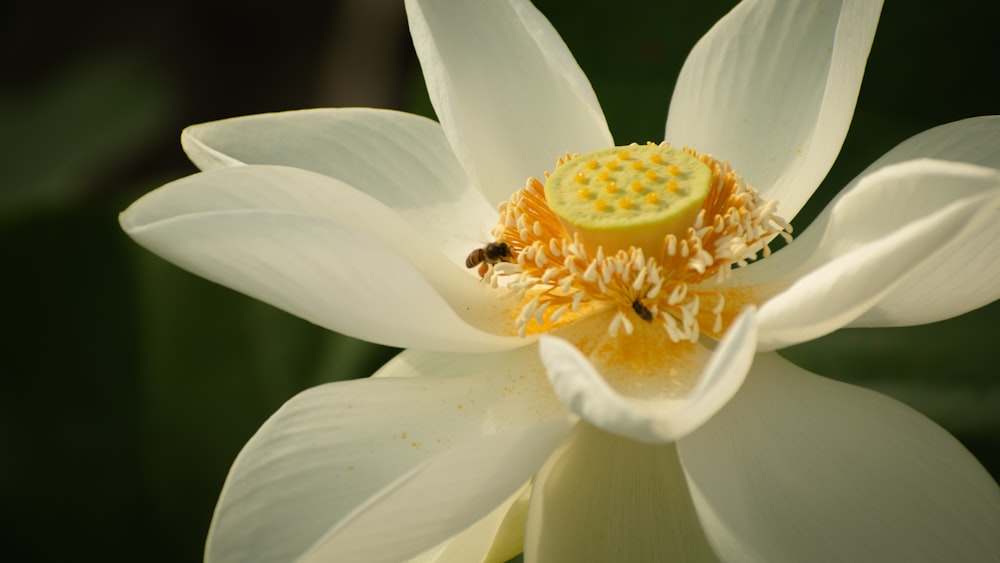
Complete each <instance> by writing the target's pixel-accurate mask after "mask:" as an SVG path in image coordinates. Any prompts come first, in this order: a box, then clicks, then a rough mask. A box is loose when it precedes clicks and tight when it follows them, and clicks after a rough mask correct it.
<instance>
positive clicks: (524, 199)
mask: <svg viewBox="0 0 1000 563" xmlns="http://www.w3.org/2000/svg"><path fill="white" fill-rule="evenodd" d="M684 150H685V151H686V152H688V153H689V154H691V155H692V156H694V157H696V158H698V159H700V160H701V161H702V162H704V163H705V164H706V165H708V166H709V167H710V168H711V170H712V186H711V189H710V191H709V194H708V197H707V198H706V199H705V202H704V204H703V205H702V208H701V210H700V211H699V212H698V215H697V217H696V219H695V220H694V223H693V224H692V225H691V226H690V227H689V228H688V229H687V232H686V233H685V234H684V235H682V236H675V235H673V234H669V235H666V236H665V237H664V239H663V244H662V246H661V248H660V250H659V252H658V253H657V255H655V256H647V255H646V253H645V252H644V251H643V250H642V248H638V247H635V246H633V247H630V248H628V249H627V250H618V251H616V252H615V253H614V254H610V255H608V254H605V252H604V249H603V248H602V247H600V246H597V247H594V246H593V245H588V244H587V241H585V240H584V239H583V238H582V237H581V236H580V234H578V233H577V234H572V235H571V234H569V233H568V232H567V231H566V229H565V228H564V226H563V224H562V223H561V222H560V221H559V218H558V217H557V216H556V215H555V214H554V213H553V212H552V210H551V209H549V207H548V205H547V204H546V201H545V194H544V187H543V185H542V183H541V182H539V181H538V180H537V179H535V178H531V179H529V180H528V181H527V183H526V185H525V187H524V189H522V190H520V191H518V192H516V193H514V194H513V195H512V196H511V198H510V200H509V201H507V202H504V203H502V204H501V205H500V207H499V212H500V218H499V221H498V223H497V226H496V227H495V229H494V232H493V235H494V237H495V238H496V240H497V241H498V242H505V243H507V245H508V246H509V247H510V249H511V251H512V253H513V254H514V255H515V256H516V262H512V263H498V264H495V265H491V266H490V268H489V270H488V271H487V273H486V279H487V280H489V281H490V282H491V283H493V284H494V285H497V283H498V276H516V278H514V279H513V280H512V281H510V283H508V284H507V287H508V288H509V289H510V290H511V291H512V292H513V296H514V297H515V298H517V299H520V300H521V301H522V302H523V303H524V305H523V306H522V308H521V311H520V314H519V315H518V317H517V319H516V326H517V329H518V331H519V333H520V334H521V335H522V336H524V335H525V334H527V333H528V332H537V331H541V330H546V329H547V328H548V327H550V325H553V324H554V323H557V322H558V321H559V319H560V318H561V317H562V316H563V315H564V314H565V313H566V312H567V311H579V310H580V307H581V305H582V304H583V303H584V302H585V301H587V302H594V303H595V304H598V305H603V304H606V305H607V306H609V307H615V308H616V309H617V311H616V313H615V315H614V317H613V319H612V321H611V323H610V325H609V326H608V332H609V334H610V335H611V336H612V337H614V336H617V335H618V334H619V332H621V331H624V332H625V334H631V333H632V332H633V330H634V324H633V322H634V320H635V319H638V320H639V321H640V322H650V323H659V324H661V325H662V326H663V328H664V329H665V331H666V332H667V334H668V336H669V338H670V339H671V340H672V341H674V342H681V341H692V342H694V341H697V339H698V338H699V335H700V334H701V332H705V333H707V334H709V335H711V336H713V337H718V336H720V335H721V334H722V333H723V332H724V329H725V326H724V324H725V322H724V318H723V310H724V307H725V298H724V297H723V294H722V292H720V291H719V289H720V288H721V287H722V285H723V284H724V283H725V282H726V280H727V279H728V278H729V275H730V273H731V271H732V268H733V266H734V265H735V266H746V265H747V263H748V262H749V261H751V260H753V259H754V258H756V257H757V255H758V253H760V254H762V255H763V256H768V255H769V254H770V250H769V248H768V242H769V241H770V240H771V239H773V238H774V236H776V235H780V236H782V237H784V238H785V239H786V240H791V235H790V233H791V230H792V229H791V226H790V225H789V224H788V223H786V222H785V221H784V220H783V219H782V218H781V217H779V216H777V215H775V213H774V212H775V209H776V202H773V201H768V202H763V201H761V200H760V198H759V197H758V194H757V192H756V190H754V189H753V188H752V187H750V186H749V185H747V183H746V182H745V181H744V180H743V178H742V177H740V176H739V175H738V174H736V173H735V172H733V171H732V170H731V169H730V167H729V165H728V163H726V162H720V161H718V160H716V159H714V158H712V157H711V156H709V155H704V154H698V153H697V152H696V151H693V150H690V149H687V148H685V149H684ZM577 156H579V155H569V154H567V155H566V156H565V157H564V158H560V159H559V160H558V162H557V168H558V166H561V165H563V164H564V163H566V162H569V161H570V160H572V159H573V158H576V157H577ZM632 315H635V316H632Z"/></svg>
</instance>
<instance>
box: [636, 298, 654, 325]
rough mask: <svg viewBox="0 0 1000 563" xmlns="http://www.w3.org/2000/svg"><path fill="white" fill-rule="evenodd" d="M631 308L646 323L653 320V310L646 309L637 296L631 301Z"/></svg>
mask: <svg viewBox="0 0 1000 563" xmlns="http://www.w3.org/2000/svg"><path fill="white" fill-rule="evenodd" d="M632 310H633V311H635V314H636V315H639V318H640V319H642V320H644V321H646V322H647V323H651V322H653V312H652V311H650V310H649V309H647V308H646V306H645V305H643V304H642V301H639V298H638V297H637V298H636V299H635V301H633V302H632Z"/></svg>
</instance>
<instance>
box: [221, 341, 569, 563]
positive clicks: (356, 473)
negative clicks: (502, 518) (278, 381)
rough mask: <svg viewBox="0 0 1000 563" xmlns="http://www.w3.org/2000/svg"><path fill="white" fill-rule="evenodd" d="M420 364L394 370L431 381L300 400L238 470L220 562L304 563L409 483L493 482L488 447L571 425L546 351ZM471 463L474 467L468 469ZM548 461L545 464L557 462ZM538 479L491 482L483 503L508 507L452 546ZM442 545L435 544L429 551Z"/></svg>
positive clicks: (396, 363) (402, 359)
mask: <svg viewBox="0 0 1000 563" xmlns="http://www.w3.org/2000/svg"><path fill="white" fill-rule="evenodd" d="M413 356H414V353H412V352H409V351H407V352H403V353H402V354H400V355H399V356H398V357H397V358H396V359H395V360H393V361H392V362H390V364H389V365H388V366H387V367H386V368H384V369H386V370H390V371H397V372H405V371H408V370H409V371H414V370H415V371H419V372H422V373H421V375H422V377H408V378H393V377H380V378H374V379H365V380H357V381H349V382H341V383H332V384H327V385H323V386H320V387H316V388H313V389H310V390H308V391H306V392H304V393H302V394H300V395H298V396H297V397H295V398H293V399H292V400H290V401H289V402H288V403H286V404H285V406H283V407H282V408H281V409H280V410H279V411H278V412H277V413H275V414H274V415H273V416H272V417H271V419H270V420H268V421H267V422H266V423H265V424H264V425H263V426H262V427H261V429H260V430H259V431H258V432H257V434H256V435H255V436H254V437H253V438H252V439H251V440H250V442H249V443H248V444H247V445H246V446H245V447H244V449H243V451H242V452H241V453H240V455H239V456H238V457H237V459H236V462H235V463H234V464H233V467H232V469H231V470H230V474H229V476H228V478H227V480H226V485H225V486H224V488H223V491H222V495H221V497H220V499H219V504H218V506H217V508H216V514H215V517H214V520H213V524H212V529H211V531H210V535H209V541H208V547H207V552H206V553H207V555H208V559H209V560H212V561H270V560H281V561H290V560H293V559H295V558H297V557H299V556H301V555H302V554H304V553H305V552H306V551H307V550H308V549H309V548H310V546H312V545H313V544H315V543H316V542H317V541H318V540H319V539H320V538H322V537H324V536H326V535H327V534H328V533H329V531H330V530H331V529H332V528H333V527H334V526H335V525H337V523H338V522H341V521H343V520H344V518H345V517H346V516H347V515H348V514H350V513H352V511H355V510H357V509H358V507H359V506H362V505H364V504H365V503H370V502H372V500H371V499H372V498H374V497H375V496H376V495H378V494H382V495H388V494H389V493H387V492H385V491H387V490H389V489H393V490H402V489H394V487H396V485H403V484H404V483H405V482H408V481H407V480H406V479H403V480H402V481H399V480H400V479H401V478H402V476H403V475H404V474H406V475H409V476H410V478H417V476H418V475H422V476H423V477H420V479H423V478H424V477H427V476H430V475H432V474H433V472H434V471H437V470H439V469H445V470H446V475H445V476H443V477H444V478H446V479H453V480H455V481H462V482H465V483H466V484H468V483H471V482H472V480H479V479H488V478H489V477H490V476H491V475H492V472H493V471H494V470H495V469H496V468H497V467H499V466H498V465H497V460H495V459H493V460H490V459H487V458H488V457H490V456H491V455H493V454H489V453H488V452H483V451H481V450H482V448H483V447H485V446H483V445H482V444H483V443H480V440H482V439H483V438H484V437H488V436H496V435H501V434H505V435H506V436H507V437H502V438H499V442H497V443H496V445H498V446H499V445H500V444H503V445H504V447H507V446H510V445H512V444H514V443H515V442H516V440H514V438H515V436H513V435H511V434H509V433H510V432H515V433H517V432H524V431H527V432H529V433H531V432H533V431H535V430H538V429H539V428H540V427H539V426H538V425H539V424H544V423H545V421H550V420H557V421H563V420H565V413H564V411H562V410H561V409H560V408H559V406H558V403H557V402H556V401H555V400H554V398H553V397H552V394H551V391H550V390H549V389H548V384H547V382H546V381H545V379H544V377H543V376H542V374H541V373H540V371H541V366H539V365H538V361H537V351H536V350H533V349H530V348H525V349H521V350H517V351H514V352H508V353H497V354H464V355H461V354H441V355H440V357H439V358H438V359H437V360H436V361H430V360H429V359H428V358H427V354H416V356H418V357H417V358H416V359H415V361H414V358H413ZM469 374H474V375H469ZM559 424H562V423H561V422H560V423H559ZM557 425H558V424H557ZM510 440H514V441H513V442H512V441H510ZM542 445H543V444H542V443H541V442H533V443H531V444H527V445H526V447H528V448H529V449H530V447H536V446H537V447H541V446H542ZM547 447H549V448H551V447H554V446H551V445H549V446H547ZM458 448H465V449H458ZM543 449H544V448H543ZM448 452H453V453H448ZM456 452H457V453H456ZM461 452H464V453H461ZM465 454H467V455H468V456H470V457H469V459H468V460H467V462H468V464H469V465H464V463H465V462H462V460H461V458H462V457H463V455H465ZM442 455H444V457H440V456H442ZM540 455H541V456H542V457H541V459H539V460H537V463H538V464H539V465H540V464H541V461H542V460H544V457H545V456H547V452H546V453H544V454H540ZM516 457H518V456H512V457H511V460H510V462H511V463H512V464H514V465H513V466H508V465H507V464H506V463H505V464H503V465H502V467H503V468H504V469H513V468H514V467H516V466H517V463H522V462H523V463H528V462H529V461H530V460H529V458H530V457H531V456H530V455H525V456H524V457H521V458H519V460H518V459H515V458H516ZM473 459H475V460H477V461H475V462H473ZM442 464H444V465H442ZM417 468H420V469H417ZM446 468H448V469H446ZM536 469H537V466H536ZM525 470H527V469H525ZM465 471H469V472H471V473H475V474H476V475H468V474H465V473H464V472H465ZM533 471H534V469H531V470H530V471H529V472H528V474H526V475H524V476H523V477H521V480H520V481H519V482H516V483H513V484H511V483H507V482H506V481H505V480H504V479H506V478H500V477H498V478H497V480H496V481H494V482H493V483H492V484H491V483H489V482H486V483H480V485H481V486H482V489H483V494H496V495H499V496H498V497H497V498H496V501H495V502H493V501H492V500H490V502H492V504H489V503H487V502H486V501H485V500H484V501H483V504H481V505H479V508H477V510H479V509H482V510H481V513H479V514H472V513H463V514H462V517H463V518H466V520H465V521H464V523H458V522H454V521H451V520H449V522H451V523H450V524H448V526H452V525H454V526H458V527H457V528H454V529H451V528H449V533H448V534H447V535H452V534H454V533H457V532H459V531H460V530H461V529H462V528H465V527H467V526H468V525H470V524H472V523H473V522H475V521H476V520H477V519H479V518H480V517H482V516H483V515H485V514H486V513H487V512H489V510H490V509H492V508H493V507H494V506H496V505H497V504H500V502H501V501H503V500H504V499H506V498H507V497H508V496H510V495H511V494H512V493H514V492H515V491H516V490H517V489H518V488H520V486H521V485H522V484H523V483H524V482H525V481H526V480H527V478H528V475H530V473H531V472H533ZM429 472H430V473H429ZM393 483H396V485H393ZM387 488H388V489H387ZM405 488H406V487H405V486H404V489H405ZM440 489H441V487H439V486H435V488H434V489H433V490H431V489H428V492H429V493H431V492H432V493H434V494H435V495H439V496H440V499H439V500H440V501H441V502H444V500H445V499H448V498H451V497H450V496H449V495H450V493H449V492H448V491H442V490H440ZM380 491H383V492H382V493H380ZM457 491H458V489H456V492H457ZM382 498H383V500H386V499H387V498H388V497H385V496H383V497H382ZM452 500H454V499H452ZM487 505H488V506H487ZM400 510H402V508H401V509H400ZM358 515H360V513H358ZM457 515H458V512H454V511H452V512H448V513H442V514H432V513H431V512H430V506H427V507H425V509H424V514H416V515H414V514H410V515H409V516H408V517H416V518H417V519H419V518H421V517H422V518H426V519H427V520H428V521H433V522H435V524H434V525H435V526H438V525H439V524H440V523H441V522H443V520H442V519H445V520H448V519H453V518H455V517H457ZM354 525H360V521H358V522H355V524H354ZM399 525H400V529H399V530H397V534H396V536H397V537H398V536H399V535H400V534H402V533H404V532H405V531H400V530H402V529H403V528H404V527H407V526H410V525H412V526H413V527H414V528H413V529H414V530H415V529H417V524H416V523H410V524H406V525H405V526H404V525H403V524H402V523H400V524H399ZM342 526H346V524H342ZM441 530H444V528H440V529H439V530H438V531H441ZM356 531H357V532H359V533H364V530H363V529H357V530H356ZM424 531H427V530H424ZM428 533H431V532H428ZM435 533H436V532H435ZM432 536H433V534H432ZM441 539H443V538H437V537H436V536H434V537H431V536H428V539H427V541H429V542H430V543H428V544H427V545H426V546H425V547H430V546H431V545H433V544H435V543H437V542H438V541H440V540H441ZM383 540H384V538H383ZM417 551H419V550H416V551H414V552H413V553H412V554H411V555H416V553H417ZM366 560H367V559H366Z"/></svg>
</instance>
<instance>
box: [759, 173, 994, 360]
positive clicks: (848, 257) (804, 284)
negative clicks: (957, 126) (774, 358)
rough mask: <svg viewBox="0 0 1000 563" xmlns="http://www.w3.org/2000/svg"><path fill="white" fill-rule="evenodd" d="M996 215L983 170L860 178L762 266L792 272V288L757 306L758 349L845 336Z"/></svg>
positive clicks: (991, 188) (991, 178) (991, 181)
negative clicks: (840, 332) (919, 269)
mask: <svg viewBox="0 0 1000 563" xmlns="http://www.w3.org/2000/svg"><path fill="white" fill-rule="evenodd" d="M998 206H1000V172H998V171H997V170H994V169H990V168H982V167H979V166H974V165H969V164H961V163H954V162H942V161H931V160H918V161H909V162H906V163H903V164H897V165H893V166H889V167H886V168H883V169H882V170H880V171H878V172H876V173H874V174H871V175H869V176H867V177H865V178H864V179H863V180H862V181H861V182H860V183H859V184H858V187H857V189H854V190H852V191H850V192H847V193H845V194H844V195H843V196H842V197H839V198H838V199H837V200H835V201H834V202H833V203H832V204H831V205H830V207H829V208H828V210H826V211H824V213H823V214H822V215H821V216H820V217H819V219H817V221H816V222H814V223H813V225H811V226H810V228H809V231H807V232H806V233H805V235H803V237H801V238H800V239H799V240H796V241H795V242H793V243H792V244H791V245H790V246H789V247H788V248H787V249H786V250H782V251H781V252H778V253H777V254H776V255H775V256H773V257H771V258H768V259H767V260H775V262H774V263H775V264H784V265H791V264H795V263H796V262H798V263H799V267H798V269H797V271H796V272H795V273H794V274H792V275H791V277H792V278H795V279H794V281H792V280H789V279H785V280H779V281H777V282H774V283H777V284H781V283H785V282H789V281H791V286H790V287H788V288H787V289H785V290H784V291H782V292H781V293H780V294H778V295H777V296H775V297H774V298H773V299H771V300H770V301H768V302H767V303H765V304H764V305H763V306H761V309H760V313H759V319H760V339H761V347H762V348H763V349H774V348H779V347H783V346H789V345H791V344H795V343H799V342H804V341H807V340H810V339H814V338H818V337H820V336H823V335H824V334H829V333H830V332H832V331H834V330H836V329H838V328H841V327H843V326H845V325H846V324H847V323H849V322H851V321H852V320H854V319H856V318H857V317H859V316H860V315H861V314H862V313H864V312H865V311H867V310H869V309H871V308H872V307H873V306H875V305H876V304H877V303H878V302H879V301H880V300H881V299H882V298H883V297H884V296H886V295H887V294H888V293H889V292H890V291H891V290H892V289H893V287H894V286H895V285H896V284H898V283H900V281H901V280H903V279H905V276H907V275H909V274H910V273H911V272H912V271H913V270H914V268H915V267H916V266H918V265H919V264H921V263H922V262H925V261H926V262H928V263H934V262H935V261H936V260H938V259H939V257H940V256H945V255H946V253H948V252H952V251H953V249H954V248H955V247H956V245H958V244H961V243H962V237H963V236H965V235H967V234H975V233H978V232H980V229H982V226H981V225H982V223H983V222H995V221H996V217H997V208H998ZM786 252H787V253H788V254H785V253H786ZM783 254H785V255H784V256H782V255H783ZM767 260H765V261H767ZM800 260H801V261H800ZM973 287H976V286H975V285H973Z"/></svg>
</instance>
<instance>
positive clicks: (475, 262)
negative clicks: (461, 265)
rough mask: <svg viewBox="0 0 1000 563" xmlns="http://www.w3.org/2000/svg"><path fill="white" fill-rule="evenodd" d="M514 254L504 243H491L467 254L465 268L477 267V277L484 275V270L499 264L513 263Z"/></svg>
mask: <svg viewBox="0 0 1000 563" xmlns="http://www.w3.org/2000/svg"><path fill="white" fill-rule="evenodd" d="M513 259H514V254H513V253H512V252H511V251H510V246H508V245H507V243H506V242H491V243H488V244H487V245H486V246H483V247H480V248H477V249H475V250H473V251H472V252H470V253H469V256H468V257H466V259H465V267H466V268H475V267H476V266H479V275H481V276H482V275H486V268H487V267H488V266H491V265H493V264H499V263H500V262H513Z"/></svg>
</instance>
